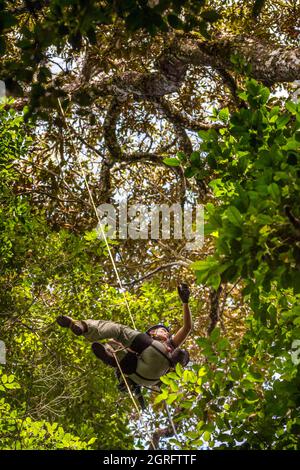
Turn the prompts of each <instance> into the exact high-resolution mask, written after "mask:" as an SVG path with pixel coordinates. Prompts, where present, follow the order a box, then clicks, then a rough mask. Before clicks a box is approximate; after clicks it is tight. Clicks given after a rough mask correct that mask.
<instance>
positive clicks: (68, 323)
mask: <svg viewBox="0 0 300 470" xmlns="http://www.w3.org/2000/svg"><path fill="white" fill-rule="evenodd" d="M56 321H57V323H58V324H59V326H61V327H62V328H70V330H71V331H72V332H73V333H74V335H76V336H81V335H83V333H85V332H86V331H87V326H86V324H85V323H84V322H82V321H80V320H73V318H71V317H68V316H67V315H60V316H59V317H57V319H56Z"/></svg>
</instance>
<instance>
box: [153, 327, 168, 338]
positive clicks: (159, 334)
mask: <svg viewBox="0 0 300 470" xmlns="http://www.w3.org/2000/svg"><path fill="white" fill-rule="evenodd" d="M150 334H151V336H153V337H155V338H157V339H159V340H160V341H167V339H169V336H170V335H169V332H168V331H167V330H165V328H157V329H156V330H153V331H151V332H150Z"/></svg>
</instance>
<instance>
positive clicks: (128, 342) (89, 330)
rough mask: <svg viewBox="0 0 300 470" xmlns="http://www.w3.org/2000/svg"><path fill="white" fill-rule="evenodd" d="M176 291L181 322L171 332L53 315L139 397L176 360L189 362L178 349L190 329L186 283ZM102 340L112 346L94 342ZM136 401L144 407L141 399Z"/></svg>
mask: <svg viewBox="0 0 300 470" xmlns="http://www.w3.org/2000/svg"><path fill="white" fill-rule="evenodd" d="M178 294H179V297H180V299H181V301H182V303H183V325H182V326H181V328H180V329H179V330H178V331H177V332H176V333H175V334H174V335H171V333H170V331H169V329H168V328H167V327H166V326H164V325H155V326H152V327H151V328H149V329H148V330H147V331H146V333H141V332H140V331H137V330H133V329H132V328H130V327H128V326H125V325H121V324H120V323H115V322H113V321H109V320H108V321H107V320H82V321H80V320H73V319H72V318H71V317H68V316H66V315H61V316H59V317H58V318H57V323H58V324H59V325H60V326H61V327H65V328H70V330H71V331H72V332H73V333H74V334H75V335H77V336H84V337H85V338H86V339H87V340H89V341H91V342H92V350H93V352H94V354H95V355H96V356H97V358H99V359H101V361H102V362H104V363H105V364H107V365H108V366H111V367H114V368H115V369H116V371H117V376H118V378H119V380H120V382H121V388H122V386H123V388H124V386H125V387H126V384H124V383H123V384H122V380H121V375H122V374H121V371H120V369H121V370H122V372H123V374H124V376H125V377H126V382H127V383H128V384H130V385H131V387H132V388H133V391H134V392H135V393H136V395H137V396H139V395H140V386H141V385H143V386H152V385H156V384H157V383H159V381H160V377H162V376H163V375H165V374H166V373H167V372H168V371H169V369H170V368H172V367H175V366H176V364H177V363H180V364H182V365H183V366H186V365H187V363H188V362H189V354H188V352H187V351H184V350H183V349H180V348H179V346H180V345H181V344H182V343H183V342H184V341H185V339H186V338H187V336H188V335H189V333H190V331H191V329H192V317H191V312H190V309H189V305H188V302H189V297H190V290H189V287H188V286H187V284H181V285H179V286H178ZM103 339H112V340H113V341H114V345H113V347H112V346H109V345H107V344H105V345H103V344H101V343H99V342H98V341H99V340H103ZM116 344H117V347H116ZM139 401H140V403H141V405H142V407H144V403H143V400H142V399H141V400H139Z"/></svg>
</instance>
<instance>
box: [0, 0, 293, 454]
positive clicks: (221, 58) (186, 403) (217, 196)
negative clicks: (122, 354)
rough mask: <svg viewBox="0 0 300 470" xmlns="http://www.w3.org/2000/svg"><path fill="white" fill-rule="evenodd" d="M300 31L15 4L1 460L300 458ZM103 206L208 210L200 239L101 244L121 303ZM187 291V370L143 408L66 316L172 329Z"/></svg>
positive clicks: (9, 73) (106, 5)
mask: <svg viewBox="0 0 300 470" xmlns="http://www.w3.org/2000/svg"><path fill="white" fill-rule="evenodd" d="M299 18H300V3H299V1H298V0H289V1H286V2H284V3H283V2H281V1H279V0H278V1H277V0H274V1H272V0H267V1H261V0H256V1H251V2H245V1H243V0H235V1H231V0H227V1H222V2H221V1H212V0H211V1H208V0H206V1H178V0H153V1H152V0H149V1H146V0H128V1H127V0H126V1H125V0H123V1H114V2H109V1H98V0H89V1H82V0H30V1H29V0H28V1H25V0H24V1H22V0H19V1H15V2H9V1H5V0H0V53H1V60H0V80H1V81H2V83H3V89H4V88H5V90H6V93H5V94H6V96H5V97H3V98H1V101H0V215H1V217H0V239H1V243H0V253H1V263H0V280H1V282H0V340H1V343H0V347H1V348H2V349H1V355H0V356H1V363H2V364H1V365H0V449H67V450H69V449H98V450H99V449H124V450H125V449H144V448H161V449H173V450H176V449H189V450H197V449H206V448H209V449H228V448H230V449H236V450H241V449H251V450H254V449H263V450H267V449H277V450H278V449H284V450H287V449H294V450H295V449H299V448H300V415H299V411H300V370H299V364H300V359H299V345H300V307H299V297H300V270H299V268H300V209H299V198H298V195H299V189H300V153H299V149H300V103H299V99H298V97H299V95H300V92H299V86H300V82H299V80H300V47H299V35H300V20H299ZM85 175H86V176H85ZM85 179H86V181H85ZM86 183H87V184H88V187H87V184H86ZM88 188H89V190H90V193H89V190H88ZM91 196H92V199H93V201H94V203H95V205H96V206H97V207H98V206H99V205H100V204H112V205H114V206H117V205H118V204H119V203H120V201H122V200H124V199H126V200H127V201H129V202H130V204H135V205H140V206H145V207H150V206H151V205H168V206H171V205H172V204H179V206H180V207H181V208H183V209H184V208H186V207H188V206H192V207H196V206H197V205H201V206H203V208H204V243H203V245H202V246H199V247H195V248H194V249H187V245H186V242H187V240H186V237H185V238H176V237H172V236H171V235H172V234H173V232H172V233H171V235H170V237H169V238H163V237H162V236H160V237H157V238H152V239H151V238H149V237H148V238H145V237H144V238H143V237H141V238H136V239H133V238H127V239H126V238H125V239H121V238H113V237H108V243H109V248H110V250H111V253H112V256H113V260H114V263H115V264H116V267H117V270H118V273H119V275H120V278H121V280H122V284H123V289H120V287H119V285H118V282H117V278H116V273H115V271H114V269H113V265H112V262H111V257H110V254H109V251H108V247H107V245H106V243H105V241H104V240H103V238H101V237H99V234H98V232H97V230H96V227H97V217H96V215H95V211H94V207H93V205H92V204H91ZM181 281H185V282H187V283H188V284H189V285H190V288H191V293H192V295H191V302H190V308H191V311H192V315H193V320H194V327H193V331H192V333H191V334H190V336H189V338H188V340H187V341H186V343H185V348H186V349H188V351H189V353H190V362H189V364H188V366H187V367H185V368H183V367H182V366H180V365H177V366H176V368H175V369H174V370H172V371H170V372H169V373H168V374H167V375H164V376H163V377H162V378H161V381H162V384H161V387H160V388H159V389H155V390H148V389H145V390H144V391H143V394H144V396H145V399H146V402H147V409H146V410H145V411H143V412H139V413H137V411H136V409H135V407H134V406H133V403H132V401H131V399H130V396H129V395H128V394H124V393H123V394H122V393H120V391H119V390H118V388H117V381H116V377H115V375H114V373H113V371H112V370H111V369H109V368H108V367H107V366H105V365H103V364H102V363H101V362H100V361H99V360H97V358H96V357H94V356H93V354H92V352H91V349H90V347H89V345H88V344H86V343H85V342H84V341H83V340H82V338H77V337H74V336H72V335H71V334H70V332H68V331H62V330H61V329H59V328H58V326H57V323H56V318H57V316H58V315H69V316H71V317H73V318H76V319H81V320H82V319H85V318H94V319H102V320H113V321H116V322H120V323H123V324H127V325H128V326H132V324H131V322H132V319H131V317H130V315H129V311H128V308H127V305H129V307H130V311H131V312H132V314H133V317H134V321H135V324H136V327H137V329H138V330H139V331H141V332H144V331H146V330H147V329H148V328H149V327H150V326H151V325H154V324H157V323H164V324H166V325H168V326H169V327H170V328H171V331H173V332H174V331H176V330H177V329H178V328H179V327H180V326H181V323H182V311H181V305H180V301H179V299H178V296H177V292H176V287H177V284H178V283H179V282H181ZM4 348H5V350H4ZM4 353H5V354H4ZM4 356H6V357H4ZM166 405H167V406H166Z"/></svg>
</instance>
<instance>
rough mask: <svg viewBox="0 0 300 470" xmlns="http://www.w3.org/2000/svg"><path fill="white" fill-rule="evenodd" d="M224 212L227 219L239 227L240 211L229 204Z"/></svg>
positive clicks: (240, 220) (240, 221) (241, 219)
mask: <svg viewBox="0 0 300 470" xmlns="http://www.w3.org/2000/svg"><path fill="white" fill-rule="evenodd" d="M225 214H226V216H227V218H228V220H229V221H230V222H231V223H232V224H233V225H235V226H236V227H240V226H241V225H242V223H243V218H242V216H241V213H240V211H239V210H238V209H237V208H236V207H235V206H229V207H228V209H226V211H225Z"/></svg>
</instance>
